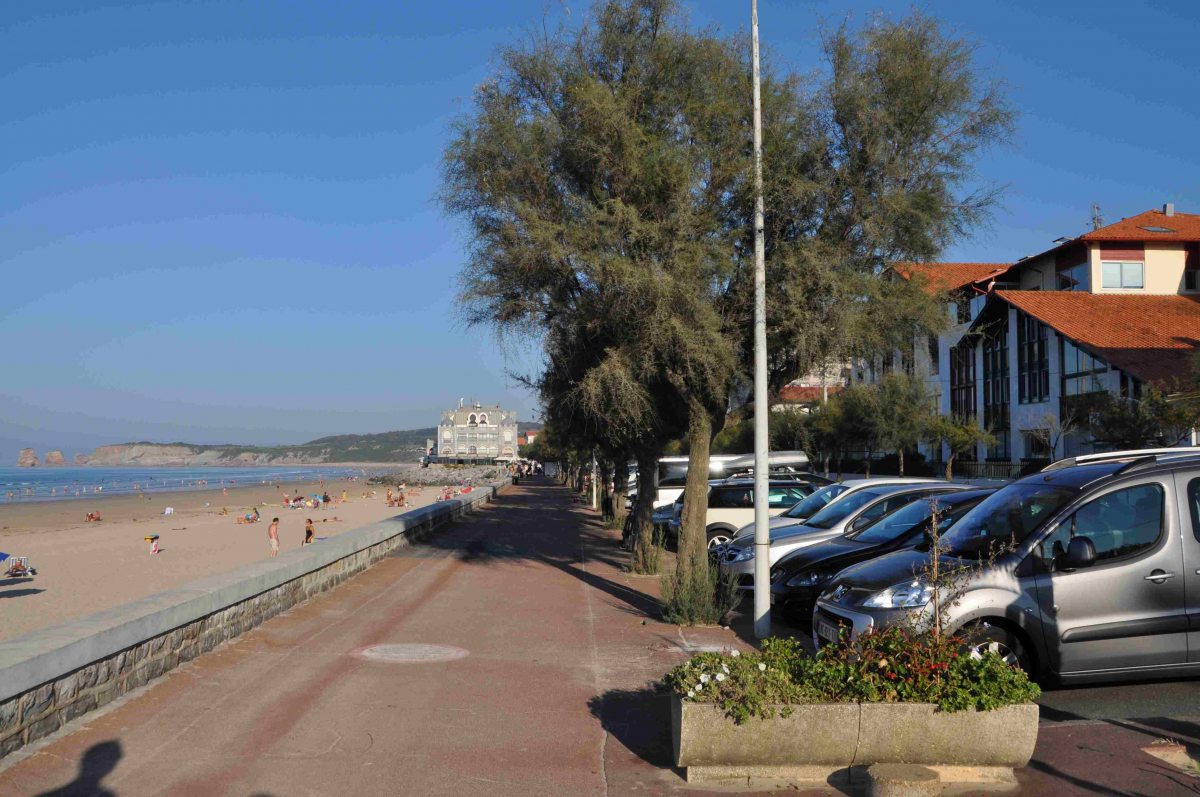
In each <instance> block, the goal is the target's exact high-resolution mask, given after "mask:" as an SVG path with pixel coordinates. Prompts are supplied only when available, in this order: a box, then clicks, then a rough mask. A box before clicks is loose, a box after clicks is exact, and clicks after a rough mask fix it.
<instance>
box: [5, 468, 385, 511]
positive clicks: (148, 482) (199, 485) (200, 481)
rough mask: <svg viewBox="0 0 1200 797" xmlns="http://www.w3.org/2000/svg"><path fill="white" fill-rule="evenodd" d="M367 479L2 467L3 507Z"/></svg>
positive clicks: (353, 472)
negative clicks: (124, 496) (173, 491)
mask: <svg viewBox="0 0 1200 797" xmlns="http://www.w3.org/2000/svg"><path fill="white" fill-rule="evenodd" d="M362 475H363V469H362V468H348V467H344V466H333V465H330V466H320V467H318V466H309V467H304V468H297V467H286V466H281V467H265V468H100V467H96V468H89V467H86V466H84V467H66V468H45V467H43V468H0V505H3V504H7V503H8V502H9V497H8V494H9V492H12V493H13V499H12V500H13V501H14V502H16V501H21V502H25V501H64V500H76V499H81V498H98V497H101V496H105V495H131V494H133V495H136V494H137V493H138V492H143V493H161V492H168V491H172V490H220V489H221V488H222V487H237V486H246V485H253V484H258V485H261V484H262V483H263V482H266V483H267V484H271V483H273V482H296V481H305V482H312V481H319V480H321V479H326V480H329V479H341V478H345V477H347V476H362ZM30 491H32V492H30Z"/></svg>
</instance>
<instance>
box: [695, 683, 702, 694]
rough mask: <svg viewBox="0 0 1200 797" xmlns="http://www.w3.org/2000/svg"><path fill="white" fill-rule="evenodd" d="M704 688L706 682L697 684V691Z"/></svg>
mask: <svg viewBox="0 0 1200 797" xmlns="http://www.w3.org/2000/svg"><path fill="white" fill-rule="evenodd" d="M703 688H704V684H696V691H697V692H699V691H700V690H701V689H703Z"/></svg>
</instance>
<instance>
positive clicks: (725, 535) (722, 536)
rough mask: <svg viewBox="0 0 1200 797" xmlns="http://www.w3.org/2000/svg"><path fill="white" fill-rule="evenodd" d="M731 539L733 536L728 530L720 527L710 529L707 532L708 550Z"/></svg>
mask: <svg viewBox="0 0 1200 797" xmlns="http://www.w3.org/2000/svg"><path fill="white" fill-rule="evenodd" d="M732 539H733V537H731V536H730V534H729V532H728V531H724V530H722V529H718V530H716V531H710V532H709V533H708V550H710V551H712V550H716V549H717V548H720V547H721V546H722V545H724V544H725V543H727V542H729V541H730V540H732Z"/></svg>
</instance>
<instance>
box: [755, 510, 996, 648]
mask: <svg viewBox="0 0 1200 797" xmlns="http://www.w3.org/2000/svg"><path fill="white" fill-rule="evenodd" d="M994 492H996V491H995V489H986V490H963V491H962V492H949V493H939V494H937V495H932V496H929V497H928V498H925V499H918V500H916V501H913V502H912V503H910V504H908V505H907V506H902V507H900V508H899V509H896V510H894V511H892V512H889V513H888V514H886V515H884V516H883V517H881V518H879V519H878V520H876V521H875V522H874V523H870V524H868V525H866V526H863V527H862V528H859V529H857V530H855V531H851V532H849V533H847V534H843V535H842V536H840V537H834V538H833V539H831V540H826V541H825V542H822V543H818V544H817V545H812V546H809V547H807V548H801V549H799V550H796V551H793V552H792V553H790V554H787V555H786V556H784V557H782V558H781V559H780V560H779V561H778V562H776V563H775V565H774V566H773V567H772V568H771V605H772V606H778V607H779V608H780V609H781V610H782V611H784V612H785V613H787V614H789V615H790V616H792V617H793V618H794V619H796V620H798V621H800V622H801V624H803V625H804V626H807V625H808V624H809V622H810V621H811V620H812V610H813V605H814V604H815V603H816V601H817V595H818V594H819V593H820V591H821V588H822V587H821V585H823V584H824V583H825V582H826V581H828V580H829V579H831V578H833V577H834V576H836V575H837V574H838V573H839V572H840V571H842V570H845V569H846V568H847V567H850V566H851V565H855V564H858V563H859V562H865V561H867V560H869V559H875V558H877V557H880V556H883V555H884V554H887V553H891V552H892V551H898V550H903V549H906V548H912V547H915V546H917V545H920V544H921V543H923V542H925V537H926V535H927V534H929V532H930V528H931V525H932V520H933V511H934V509H935V508H936V509H937V512H938V531H939V533H945V532H946V531H947V530H948V529H949V528H951V527H952V526H953V525H954V524H955V523H957V522H958V521H959V519H960V518H962V517H963V515H965V514H966V513H967V512H969V511H970V510H971V509H972V508H973V507H974V506H975V505H976V504H978V503H979V502H980V501H982V500H983V499H984V498H986V497H987V496H989V495H991V494H992V493H994Z"/></svg>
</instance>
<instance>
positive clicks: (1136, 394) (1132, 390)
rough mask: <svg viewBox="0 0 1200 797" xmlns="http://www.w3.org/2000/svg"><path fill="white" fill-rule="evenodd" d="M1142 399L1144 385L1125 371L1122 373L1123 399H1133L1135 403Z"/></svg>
mask: <svg viewBox="0 0 1200 797" xmlns="http://www.w3.org/2000/svg"><path fill="white" fill-rule="evenodd" d="M1141 397H1142V383H1141V382H1139V381H1138V380H1136V379H1134V378H1133V377H1132V376H1129V375H1128V374H1126V373H1125V372H1124V371H1122V372H1121V398H1128V399H1133V400H1134V401H1136V400H1138V399H1140V398H1141Z"/></svg>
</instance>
